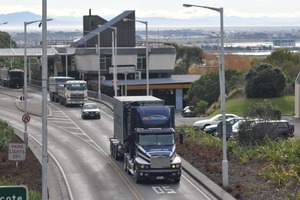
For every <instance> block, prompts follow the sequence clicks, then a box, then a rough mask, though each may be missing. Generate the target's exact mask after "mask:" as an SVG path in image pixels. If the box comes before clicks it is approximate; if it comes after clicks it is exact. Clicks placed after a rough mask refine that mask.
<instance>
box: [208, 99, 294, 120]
mask: <svg viewBox="0 0 300 200" xmlns="http://www.w3.org/2000/svg"><path fill="white" fill-rule="evenodd" d="M264 100H265V99H260V98H259V99H258V98H253V99H249V98H246V97H244V96H240V97H236V98H231V99H228V100H226V113H234V114H237V115H243V114H244V113H245V111H246V110H247V109H248V108H249V107H250V106H251V105H253V104H256V103H259V102H263V101H264ZM267 100H268V101H270V102H271V103H272V105H273V106H277V107H278V108H279V109H280V110H281V111H282V115H294V114H295V96H284V97H280V98H268V99H267ZM220 112H221V111H220V109H218V110H216V111H215V112H214V113H213V115H215V114H218V113H220ZM213 115H212V116H213Z"/></svg>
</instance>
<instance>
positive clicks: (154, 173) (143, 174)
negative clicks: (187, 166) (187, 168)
mask: <svg viewBox="0 0 300 200" xmlns="http://www.w3.org/2000/svg"><path fill="white" fill-rule="evenodd" d="M137 173H138V176H139V177H140V178H141V179H144V180H174V179H175V180H177V179H180V177H181V169H159V170H141V169H139V170H137Z"/></svg>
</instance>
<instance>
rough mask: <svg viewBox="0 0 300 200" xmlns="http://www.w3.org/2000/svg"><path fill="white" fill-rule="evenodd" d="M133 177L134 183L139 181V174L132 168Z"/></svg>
mask: <svg viewBox="0 0 300 200" xmlns="http://www.w3.org/2000/svg"><path fill="white" fill-rule="evenodd" d="M133 179H134V181H135V182H136V183H141V182H142V181H141V178H140V176H139V172H138V169H134V171H133Z"/></svg>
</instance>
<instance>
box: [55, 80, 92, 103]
mask: <svg viewBox="0 0 300 200" xmlns="http://www.w3.org/2000/svg"><path fill="white" fill-rule="evenodd" d="M49 95H50V100H51V101H54V102H59V103H60V104H61V105H65V106H68V105H81V106H82V105H83V104H84V103H85V102H87V96H88V95H87V83H86V81H84V80H74V78H72V77H63V76H59V77H49Z"/></svg>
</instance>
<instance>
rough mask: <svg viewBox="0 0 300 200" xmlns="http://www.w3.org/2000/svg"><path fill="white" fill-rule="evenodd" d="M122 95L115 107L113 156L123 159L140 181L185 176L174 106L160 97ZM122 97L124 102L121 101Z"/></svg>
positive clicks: (127, 169) (172, 178) (129, 171)
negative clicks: (167, 104)
mask: <svg viewBox="0 0 300 200" xmlns="http://www.w3.org/2000/svg"><path fill="white" fill-rule="evenodd" d="M131 98H132V97H128V98H126V97H125V98H124V97H122V98H118V99H117V100H116V102H115V107H114V137H113V138H110V149H111V155H112V156H113V157H114V158H115V159H117V160H120V159H122V158H123V161H124V170H125V171H126V172H127V173H128V174H132V175H133V178H134V180H135V181H136V182H137V183H140V182H143V181H145V180H173V181H174V182H176V183H178V182H179V181H180V177H181V159H180V157H179V156H178V155H177V154H176V144H175V130H174V126H175V118H174V117H175V112H174V107H172V106H166V105H163V104H162V100H160V99H157V98H156V97H155V98H154V97H151V96H146V97H144V98H142V97H135V100H139V101H140V102H138V101H128V100H129V99H131ZM120 99H121V101H120Z"/></svg>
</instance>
